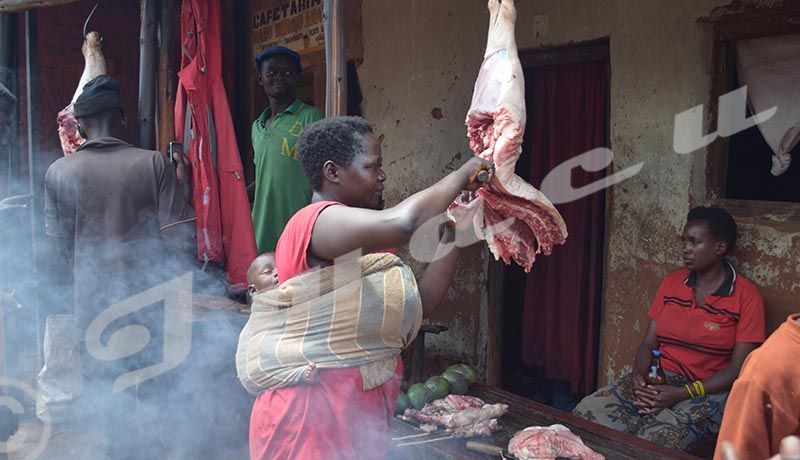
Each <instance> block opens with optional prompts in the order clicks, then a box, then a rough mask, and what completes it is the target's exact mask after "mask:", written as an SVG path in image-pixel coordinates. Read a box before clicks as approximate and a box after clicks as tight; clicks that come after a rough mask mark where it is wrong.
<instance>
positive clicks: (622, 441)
mask: <svg viewBox="0 0 800 460" xmlns="http://www.w3.org/2000/svg"><path fill="white" fill-rule="evenodd" d="M469 394H470V395H472V396H477V397H479V398H481V399H483V400H484V401H486V402H487V403H504V404H508V413H507V414H506V415H504V416H503V417H502V418H500V420H499V422H500V425H502V427H503V428H502V429H501V430H500V431H499V432H497V433H495V434H493V435H492V436H487V437H477V438H467V439H463V438H462V439H447V440H442V441H435V442H429V443H426V444H417V445H407V446H398V444H402V443H405V442H409V441H411V440H407V441H406V440H401V441H393V442H392V448H391V450H390V451H389V458H390V460H406V459H408V460H411V459H415V460H416V459H424V460H451V459H452V460H455V459H464V460H485V459H487V458H491V456H488V455H485V454H480V453H476V452H472V451H469V450H467V448H466V442H467V441H468V440H476V441H480V442H484V443H487V444H492V445H495V446H500V447H506V446H507V445H508V441H509V440H510V439H511V438H512V437H513V436H514V434H515V433H516V432H517V431H519V430H521V429H523V428H526V427H528V426H549V425H552V424H555V423H560V424H562V425H565V426H567V427H568V428H569V429H570V430H572V432H573V433H575V434H576V435H578V436H580V437H581V439H583V442H584V443H585V444H586V445H587V446H589V447H591V448H592V449H594V450H595V451H597V452H599V453H601V454H603V455H605V457H606V458H607V459H609V460H642V459H648V460H698V457H695V456H693V455H690V454H687V453H685V452H682V451H679V450H673V449H667V448H666V447H662V446H659V445H656V444H653V443H651V442H648V441H645V440H643V439H639V438H636V437H634V436H630V435H627V434H625V433H620V432H618V431H615V430H612V429H610V428H607V427H604V426H601V425H598V424H596V423H592V422H589V421H587V420H583V419H581V418H579V417H576V416H574V415H572V414H570V413H567V412H562V411H559V410H557V409H554V408H552V407H549V406H545V405H543V404H539V403H537V402H535V401H531V400H528V399H525V398H522V397H520V396H517V395H514V394H511V393H508V392H506V391H503V390H501V389H499V388H495V387H491V386H489V385H483V384H480V383H475V384H473V385H472V386H471V387H470V391H469ZM420 433H421V431H420V430H418V429H417V428H416V427H414V426H413V425H411V424H409V423H406V422H403V421H401V420H397V419H396V420H395V429H394V435H393V437H401V436H408V435H414V434H420ZM441 436H444V434H442V433H433V434H430V435H428V436H422V437H418V438H413V441H417V440H420V441H421V440H426V439H429V438H430V439H437V438H438V437H441Z"/></svg>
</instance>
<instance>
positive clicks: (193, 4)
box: [175, 0, 257, 290]
mask: <svg viewBox="0 0 800 460" xmlns="http://www.w3.org/2000/svg"><path fill="white" fill-rule="evenodd" d="M181 36H182V40H181V55H182V58H181V70H180V72H178V93H177V97H176V102H175V136H176V138H177V139H178V140H181V141H183V142H184V146H183V147H184V152H185V153H186V155H187V156H188V158H189V160H190V161H191V162H192V194H193V195H192V203H193V205H194V209H195V212H196V213H197V256H198V258H199V259H200V260H207V261H212V262H219V263H226V269H227V272H228V282H229V283H230V285H231V289H232V290H240V289H244V288H245V287H246V286H247V267H248V266H249V265H250V262H252V260H253V259H255V257H256V255H257V250H256V242H255V236H254V233H253V221H252V219H251V217H250V204H249V202H248V201H247V190H246V184H245V179H244V172H243V171H242V160H241V158H240V156H239V149H238V147H237V144H236V135H235V133H234V130H233V122H232V120H231V113H230V108H229V107H228V100H227V97H226V95H225V87H224V85H223V82H222V55H221V19H220V3H219V0H183V5H182V7H181ZM187 102H188V110H189V115H190V117H191V133H190V134H189V135H187V136H185V135H184V134H185V117H186V111H187ZM185 139H188V141H189V142H186V141H185Z"/></svg>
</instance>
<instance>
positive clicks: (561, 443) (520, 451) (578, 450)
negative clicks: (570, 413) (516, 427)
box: [508, 425, 605, 460]
mask: <svg viewBox="0 0 800 460" xmlns="http://www.w3.org/2000/svg"><path fill="white" fill-rule="evenodd" d="M508 452H509V453H511V454H513V455H515V456H516V457H517V458H519V459H520V460H555V459H556V458H571V459H580V460H605V457H604V456H602V455H600V454H598V453H597V452H595V451H593V450H592V449H590V448H588V447H586V445H585V444H584V443H583V441H582V440H581V438H580V437H579V436H577V435H576V434H574V433H573V432H572V431H570V430H569V428H567V427H565V426H564V425H550V426H549V427H543V426H531V427H528V428H525V429H524V430H522V431H519V432H517V434H515V435H514V437H513V438H511V441H509V442H508Z"/></svg>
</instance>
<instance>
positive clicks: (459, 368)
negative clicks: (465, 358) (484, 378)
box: [447, 363, 478, 385]
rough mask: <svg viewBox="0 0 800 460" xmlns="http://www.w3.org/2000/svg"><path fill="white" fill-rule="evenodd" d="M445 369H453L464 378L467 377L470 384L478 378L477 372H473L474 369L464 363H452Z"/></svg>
mask: <svg viewBox="0 0 800 460" xmlns="http://www.w3.org/2000/svg"><path fill="white" fill-rule="evenodd" d="M447 370H448V371H449V370H454V371H456V372H458V373H459V374H461V375H463V376H464V378H466V379H467V383H469V384H470V385H472V384H473V383H475V381H476V380H478V373H477V372H475V369H473V368H471V367H469V366H467V365H466V364H464V363H459V364H454V365H452V366H450V367H448V368H447Z"/></svg>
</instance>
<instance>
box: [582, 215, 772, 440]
mask: <svg viewBox="0 0 800 460" xmlns="http://www.w3.org/2000/svg"><path fill="white" fill-rule="evenodd" d="M682 240H683V244H682V256H683V263H684V265H685V266H686V268H684V269H681V270H678V271H676V272H673V273H670V274H669V275H667V276H666V277H665V278H664V280H663V281H662V282H661V286H660V287H659V288H658V292H656V296H655V300H653V304H652V307H651V308H650V311H649V312H648V315H649V316H650V325H649V327H648V328H647V333H646V335H645V337H644V340H642V343H641V345H640V346H639V351H638V353H637V354H636V361H635V363H634V366H633V372H632V373H631V374H629V375H627V376H625V377H623V378H622V380H620V381H619V382H617V383H616V384H614V385H610V386H607V387H604V388H601V389H600V390H598V391H596V392H595V393H593V394H591V395H589V396H587V397H586V398H584V399H583V400H582V401H581V402H580V403H579V404H578V406H577V407H576V408H575V410H574V411H573V413H574V414H576V415H578V416H580V417H582V418H585V419H587V420H591V421H593V422H595V423H599V424H601V425H605V426H608V427H611V428H614V429H616V430H619V431H623V432H626V433H629V434H632V435H635V436H638V437H640V438H643V439H647V440H649V441H652V442H655V443H657V444H661V445H664V446H667V447H671V448H676V449H683V450H691V448H692V447H693V446H694V444H695V443H696V442H697V441H699V440H701V439H704V438H707V437H709V436H711V435H712V434H715V433H717V432H719V427H720V423H721V420H722V412H723V409H724V407H725V401H726V400H727V397H728V391H729V390H730V388H731V385H732V384H733V381H734V380H735V379H736V377H737V376H738V375H739V369H740V368H741V366H742V363H743V362H744V360H745V358H746V357H747V355H748V354H749V353H750V352H751V351H753V350H754V349H755V348H756V347H758V345H759V344H761V343H762V342H763V341H764V334H765V331H764V300H763V298H762V297H761V294H760V293H759V292H758V288H756V286H755V285H753V283H751V282H750V281H748V280H746V279H744V277H742V276H741V275H740V274H739V273H737V272H736V269H735V268H734V266H733V264H732V263H731V262H730V261H729V260H728V259H727V258H726V257H725V256H726V255H727V254H728V253H729V252H730V251H731V250H732V249H733V248H734V245H735V244H736V222H734V220H733V218H732V217H731V216H730V214H728V213H727V212H725V211H724V210H722V209H716V208H704V207H699V208H694V209H692V210H691V211H689V214H688V215H687V216H686V226H685V227H684V229H683V236H682ZM653 351H658V352H660V358H661V365H662V367H663V369H664V371H665V374H666V383H665V384H661V385H658V384H656V385H652V384H648V383H646V381H645V375H646V374H647V372H648V368H649V366H650V363H651V356H652V352H653Z"/></svg>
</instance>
